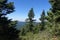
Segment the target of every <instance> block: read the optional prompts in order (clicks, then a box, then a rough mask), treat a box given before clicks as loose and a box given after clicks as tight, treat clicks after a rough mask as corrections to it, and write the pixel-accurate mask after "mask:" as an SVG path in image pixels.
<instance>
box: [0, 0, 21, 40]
mask: <svg viewBox="0 0 60 40" xmlns="http://www.w3.org/2000/svg"><path fill="white" fill-rule="evenodd" d="M7 1H8V0H0V38H1V39H0V40H18V39H19V36H18V34H19V32H20V31H19V30H17V29H16V28H15V27H16V22H15V23H13V22H12V21H11V19H8V18H7V17H6V15H7V14H10V13H12V12H13V11H14V6H13V3H12V2H10V3H8V2H7Z"/></svg>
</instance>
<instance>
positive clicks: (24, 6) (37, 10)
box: [7, 0, 51, 21]
mask: <svg viewBox="0 0 60 40" xmlns="http://www.w3.org/2000/svg"><path fill="white" fill-rule="evenodd" d="M8 1H9V2H14V6H15V11H14V12H13V13H11V14H9V15H7V16H8V18H9V19H12V20H18V21H25V20H26V18H28V12H29V10H30V9H31V8H33V10H34V14H35V18H34V19H36V21H39V18H40V16H41V13H42V11H43V10H45V12H47V11H48V10H49V9H50V7H51V6H50V3H49V0H8Z"/></svg>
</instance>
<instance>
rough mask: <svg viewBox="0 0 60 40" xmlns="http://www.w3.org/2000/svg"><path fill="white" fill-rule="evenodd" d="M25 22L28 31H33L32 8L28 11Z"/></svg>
mask: <svg viewBox="0 0 60 40" xmlns="http://www.w3.org/2000/svg"><path fill="white" fill-rule="evenodd" d="M26 20H27V24H28V28H29V31H33V27H34V21H35V20H34V11H33V8H31V10H30V11H29V13H28V18H27V19H26Z"/></svg>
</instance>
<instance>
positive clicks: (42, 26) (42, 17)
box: [39, 10, 45, 30]
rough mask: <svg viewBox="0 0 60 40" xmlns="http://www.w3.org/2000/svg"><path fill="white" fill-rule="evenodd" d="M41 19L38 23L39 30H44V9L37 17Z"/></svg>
mask: <svg viewBox="0 0 60 40" xmlns="http://www.w3.org/2000/svg"><path fill="white" fill-rule="evenodd" d="M39 20H40V21H41V23H40V25H41V28H40V30H44V29H45V11H44V10H43V12H42V15H41V18H40V19H39Z"/></svg>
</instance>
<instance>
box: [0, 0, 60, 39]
mask: <svg viewBox="0 0 60 40" xmlns="http://www.w3.org/2000/svg"><path fill="white" fill-rule="evenodd" d="M44 1H45V0H44ZM49 3H50V5H51V8H50V9H49V10H48V11H47V13H46V12H45V10H42V13H41V15H40V17H39V21H40V22H36V19H35V16H36V15H35V12H34V8H31V9H30V10H29V12H28V15H27V16H28V18H26V19H25V22H23V23H22V22H21V24H20V22H19V21H18V20H16V21H12V19H8V17H7V15H8V14H10V13H13V12H14V11H15V6H14V2H9V1H8V0H0V40H60V0H49ZM46 14H47V15H46ZM21 25H22V26H21ZM19 26H20V27H19ZM17 27H18V29H17Z"/></svg>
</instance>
